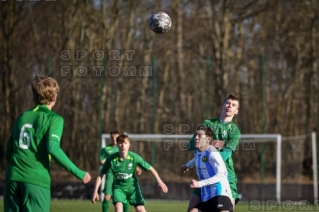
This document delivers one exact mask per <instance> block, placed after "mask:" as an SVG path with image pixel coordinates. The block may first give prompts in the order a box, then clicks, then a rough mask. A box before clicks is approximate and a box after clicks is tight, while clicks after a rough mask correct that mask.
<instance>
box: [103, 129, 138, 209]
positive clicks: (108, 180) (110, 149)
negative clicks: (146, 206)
mask: <svg viewBox="0 0 319 212" xmlns="http://www.w3.org/2000/svg"><path fill="white" fill-rule="evenodd" d="M119 135H120V133H119V131H117V130H113V131H111V132H110V138H111V144H109V145H107V146H106V147H104V148H103V149H102V150H101V152H100V156H99V163H100V165H102V166H103V164H104V162H105V159H107V158H108V157H109V156H110V155H111V154H113V153H117V152H118V151H119V148H118V147H117V145H116V144H117V143H116V138H117V137H118V136H119ZM136 173H137V174H138V175H140V174H141V173H142V170H141V169H140V168H139V167H136ZM112 184H113V173H112V172H111V170H109V171H108V172H107V173H106V175H105V184H104V185H105V186H104V190H103V192H104V200H103V202H102V212H107V211H108V209H109V204H110V200H111V197H112ZM123 207H124V212H129V207H130V204H128V203H127V204H124V205H123Z"/></svg>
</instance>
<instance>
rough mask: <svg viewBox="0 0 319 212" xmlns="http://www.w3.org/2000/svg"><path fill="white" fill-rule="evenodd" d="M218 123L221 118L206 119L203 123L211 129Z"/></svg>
mask: <svg viewBox="0 0 319 212" xmlns="http://www.w3.org/2000/svg"><path fill="white" fill-rule="evenodd" d="M218 122H219V118H211V119H205V120H204V121H203V125H205V126H208V127H211V126H213V125H216V124H218Z"/></svg>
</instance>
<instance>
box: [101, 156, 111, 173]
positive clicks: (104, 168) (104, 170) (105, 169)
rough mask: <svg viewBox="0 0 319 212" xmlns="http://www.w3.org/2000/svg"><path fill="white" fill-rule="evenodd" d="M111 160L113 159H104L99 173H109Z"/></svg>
mask: <svg viewBox="0 0 319 212" xmlns="http://www.w3.org/2000/svg"><path fill="white" fill-rule="evenodd" d="M112 159H113V158H111V157H108V158H107V159H106V161H105V163H104V164H103V166H102V169H101V171H100V173H102V174H106V173H107V172H108V171H110V168H111V161H112Z"/></svg>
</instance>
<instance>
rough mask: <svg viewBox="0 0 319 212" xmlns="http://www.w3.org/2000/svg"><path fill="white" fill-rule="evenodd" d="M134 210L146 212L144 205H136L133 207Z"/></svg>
mask: <svg viewBox="0 0 319 212" xmlns="http://www.w3.org/2000/svg"><path fill="white" fill-rule="evenodd" d="M135 210H136V212H146V210H145V207H144V205H138V206H136V207H135Z"/></svg>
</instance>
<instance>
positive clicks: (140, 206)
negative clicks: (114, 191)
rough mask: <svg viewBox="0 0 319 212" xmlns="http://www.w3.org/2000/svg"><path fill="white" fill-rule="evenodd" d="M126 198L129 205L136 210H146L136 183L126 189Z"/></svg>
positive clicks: (142, 211)
mask: <svg viewBox="0 0 319 212" xmlns="http://www.w3.org/2000/svg"><path fill="white" fill-rule="evenodd" d="M127 200H128V201H129V203H130V205H133V206H134V208H135V211H136V212H146V209H145V206H144V204H145V200H144V197H143V195H142V191H141V189H140V187H139V186H138V185H136V186H135V187H134V188H131V189H130V190H128V192H127Z"/></svg>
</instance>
